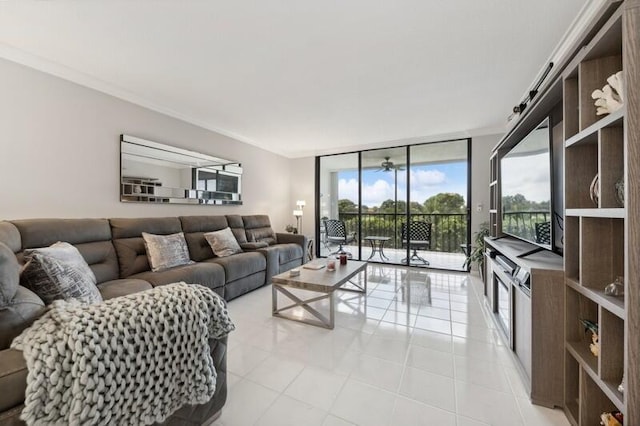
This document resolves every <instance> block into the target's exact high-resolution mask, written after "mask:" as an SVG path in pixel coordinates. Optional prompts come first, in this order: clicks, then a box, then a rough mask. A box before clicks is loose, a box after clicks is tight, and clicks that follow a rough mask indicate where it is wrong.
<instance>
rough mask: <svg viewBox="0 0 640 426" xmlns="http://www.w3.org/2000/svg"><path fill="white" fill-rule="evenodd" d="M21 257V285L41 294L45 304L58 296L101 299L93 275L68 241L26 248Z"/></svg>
mask: <svg viewBox="0 0 640 426" xmlns="http://www.w3.org/2000/svg"><path fill="white" fill-rule="evenodd" d="M24 258H25V262H26V263H25V265H24V269H23V270H22V274H21V275H20V284H22V285H23V286H24V287H26V288H28V289H29V290H31V291H33V292H34V293H35V294H37V295H38V296H40V298H41V299H42V300H43V301H44V303H45V304H47V305H48V304H50V303H51V302H53V301H54V300H59V299H64V300H68V299H77V300H79V301H81V302H84V303H95V302H100V301H102V296H101V295H100V291H99V290H98V287H97V286H96V276H95V275H94V274H93V271H92V270H91V268H89V265H88V264H87V262H86V261H85V260H84V258H83V257H82V255H81V254H80V252H79V251H78V249H77V248H75V247H74V246H72V245H71V244H69V243H61V242H57V243H55V244H53V245H52V246H50V247H44V248H37V249H28V250H25V251H24Z"/></svg>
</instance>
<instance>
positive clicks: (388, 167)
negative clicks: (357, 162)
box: [376, 157, 404, 172]
mask: <svg viewBox="0 0 640 426" xmlns="http://www.w3.org/2000/svg"><path fill="white" fill-rule="evenodd" d="M393 170H404V169H403V168H402V167H400V166H396V165H394V164H393V161H391V157H384V161H383V162H382V163H380V168H379V169H378V170H376V172H390V171H393Z"/></svg>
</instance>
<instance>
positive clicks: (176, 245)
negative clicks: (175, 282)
mask: <svg viewBox="0 0 640 426" xmlns="http://www.w3.org/2000/svg"><path fill="white" fill-rule="evenodd" d="M142 238H143V239H144V247H145V248H146V250H147V258H148V259H149V266H151V270H152V271H153V272H159V271H163V270H165V269H169V268H173V267H174V266H181V265H188V264H190V263H194V262H193V261H192V260H191V258H190V257H189V248H188V247H187V241H186V240H185V239H184V233H182V232H178V233H177V234H170V235H154V234H147V233H146V232H143V233H142Z"/></svg>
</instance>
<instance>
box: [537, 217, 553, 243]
mask: <svg viewBox="0 0 640 426" xmlns="http://www.w3.org/2000/svg"><path fill="white" fill-rule="evenodd" d="M535 227H536V242H537V243H539V244H551V222H538V223H536V224H535Z"/></svg>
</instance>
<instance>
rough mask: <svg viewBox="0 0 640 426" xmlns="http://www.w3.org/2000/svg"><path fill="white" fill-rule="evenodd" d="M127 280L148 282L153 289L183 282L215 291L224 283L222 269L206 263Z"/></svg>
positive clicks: (219, 266) (133, 276)
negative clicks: (200, 285)
mask: <svg viewBox="0 0 640 426" xmlns="http://www.w3.org/2000/svg"><path fill="white" fill-rule="evenodd" d="M129 278H135V279H140V280H144V281H148V282H150V283H151V285H153V286H154V287H156V286H159V285H166V284H172V283H176V282H180V281H184V282H186V283H188V284H202V285H203V286H205V287H209V288H210V289H216V288H218V287H222V286H224V283H225V273H224V268H223V267H222V266H221V265H218V264H215V263H207V262H201V263H194V264H191V265H183V266H176V267H175V268H171V269H166V270H164V271H161V272H152V271H147V272H142V273H139V274H135V275H132V276H130V277H129Z"/></svg>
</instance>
